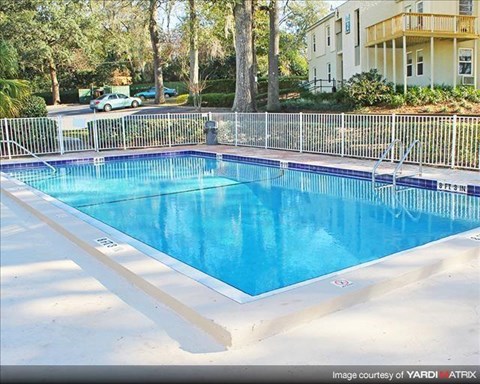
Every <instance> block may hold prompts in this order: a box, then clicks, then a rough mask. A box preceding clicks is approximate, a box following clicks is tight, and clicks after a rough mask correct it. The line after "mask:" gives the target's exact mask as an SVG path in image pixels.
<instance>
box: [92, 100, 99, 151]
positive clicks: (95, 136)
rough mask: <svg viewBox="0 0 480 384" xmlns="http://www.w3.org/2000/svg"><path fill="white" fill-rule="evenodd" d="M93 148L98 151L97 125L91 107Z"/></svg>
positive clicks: (95, 116) (95, 115)
mask: <svg viewBox="0 0 480 384" xmlns="http://www.w3.org/2000/svg"><path fill="white" fill-rule="evenodd" d="M93 148H94V149H95V152H98V151H99V149H98V127H97V114H96V113H95V108H94V109H93Z"/></svg>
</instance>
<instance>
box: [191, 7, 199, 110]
mask: <svg viewBox="0 0 480 384" xmlns="http://www.w3.org/2000/svg"><path fill="white" fill-rule="evenodd" d="M189 6H190V78H189V83H190V87H189V91H190V95H191V96H193V101H194V105H195V107H200V105H197V104H198V98H199V97H198V94H199V84H198V80H199V79H198V18H197V11H196V9H195V0H189Z"/></svg>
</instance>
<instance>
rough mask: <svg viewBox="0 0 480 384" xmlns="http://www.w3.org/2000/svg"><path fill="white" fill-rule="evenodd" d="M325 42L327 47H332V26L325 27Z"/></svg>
mask: <svg viewBox="0 0 480 384" xmlns="http://www.w3.org/2000/svg"><path fill="white" fill-rule="evenodd" d="M325 39H326V40H325V41H326V43H327V47H330V46H331V42H332V34H331V30H330V25H327V26H325Z"/></svg>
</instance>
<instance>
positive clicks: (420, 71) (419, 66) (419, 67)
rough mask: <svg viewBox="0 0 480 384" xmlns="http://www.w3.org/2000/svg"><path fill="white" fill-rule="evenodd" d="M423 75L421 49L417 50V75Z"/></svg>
mask: <svg viewBox="0 0 480 384" xmlns="http://www.w3.org/2000/svg"><path fill="white" fill-rule="evenodd" d="M422 75H423V49H419V50H418V51H417V76H422Z"/></svg>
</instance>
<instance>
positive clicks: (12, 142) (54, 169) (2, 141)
mask: <svg viewBox="0 0 480 384" xmlns="http://www.w3.org/2000/svg"><path fill="white" fill-rule="evenodd" d="M0 143H6V144H7V145H8V144H9V143H11V144H15V145H16V146H17V147H19V148H21V149H23V150H24V151H25V152H27V153H28V154H29V155H31V156H33V157H34V158H36V159H38V160H39V161H41V162H42V163H43V164H45V165H46V166H47V167H48V168H50V169H51V170H52V172H53V173H56V172H57V169H56V168H55V167H54V166H53V165H50V164H48V163H47V162H46V161H45V160H42V159H41V158H40V157H38V156H37V155H36V154H35V153H33V152H32V151H30V150H29V149H27V148H25V147H24V146H23V145H21V144H19V143H17V142H16V141H15V140H0Z"/></svg>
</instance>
